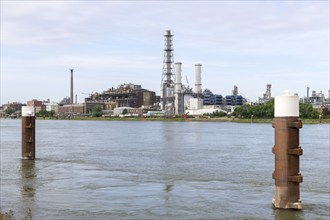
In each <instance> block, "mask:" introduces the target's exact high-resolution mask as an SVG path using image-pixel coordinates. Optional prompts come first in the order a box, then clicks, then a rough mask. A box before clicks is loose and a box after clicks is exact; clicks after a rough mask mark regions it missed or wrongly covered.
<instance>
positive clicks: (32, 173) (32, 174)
mask: <svg viewBox="0 0 330 220" xmlns="http://www.w3.org/2000/svg"><path fill="white" fill-rule="evenodd" d="M20 173H21V195H22V200H23V201H25V200H26V199H27V198H28V199H32V200H34V196H35V191H36V190H35V188H36V177H37V174H36V169H35V161H34V160H21V169H20Z"/></svg>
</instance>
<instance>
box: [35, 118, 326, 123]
mask: <svg viewBox="0 0 330 220" xmlns="http://www.w3.org/2000/svg"><path fill="white" fill-rule="evenodd" d="M37 120H81V121H173V122H234V123H266V124H270V123H272V120H273V119H268V118H266V119H261V118H257V119H253V120H251V119H242V118H228V117H220V118H187V119H184V118H160V117H159V118H133V117H132V118H129V117H127V118H119V117H113V118H103V117H76V118H59V119H56V118H42V117H38V118H37ZM302 123H303V124H330V119H322V123H320V120H319V119H302Z"/></svg>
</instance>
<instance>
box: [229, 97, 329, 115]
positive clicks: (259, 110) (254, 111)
mask: <svg viewBox="0 0 330 220" xmlns="http://www.w3.org/2000/svg"><path fill="white" fill-rule="evenodd" d="M231 115H232V116H235V117H238V118H251V117H252V115H253V118H274V99H272V100H271V101H269V102H266V103H264V104H260V105H248V104H245V105H242V106H240V107H237V108H235V110H234V112H233V113H232V114H231ZM319 116H320V113H319V112H318V111H317V110H316V109H314V108H313V106H312V104H311V103H299V117H300V118H315V119H316V118H319ZM322 117H323V118H330V111H329V109H327V108H324V109H323V113H322Z"/></svg>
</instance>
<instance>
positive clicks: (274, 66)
mask: <svg viewBox="0 0 330 220" xmlns="http://www.w3.org/2000/svg"><path fill="white" fill-rule="evenodd" d="M167 29H170V30H171V31H172V33H173V34H174V37H173V47H174V61H175V62H182V76H183V79H182V81H183V82H184V83H185V84H186V76H187V78H188V80H189V84H190V86H193V85H194V84H195V82H194V80H195V77H194V64H196V63H201V64H202V88H203V89H205V88H208V89H210V90H212V91H213V93H217V94H221V95H228V94H231V90H232V89H233V86H234V85H237V86H238V90H239V93H240V94H242V95H243V96H245V97H247V98H248V99H249V100H251V101H256V100H257V99H258V97H261V96H262V94H263V93H264V92H265V90H266V84H268V83H270V84H272V95H274V96H277V95H281V94H282V93H283V90H286V89H289V90H291V91H292V92H296V93H298V94H299V96H301V97H303V96H306V87H307V86H309V87H310V89H311V90H316V91H317V92H319V91H321V90H322V91H323V93H325V94H326V97H327V96H328V89H329V1H328V0H325V1H178V2H177V1H169V2H168V1H3V0H1V103H2V104H4V103H7V102H8V101H10V102H13V101H19V102H26V101H28V100H31V99H33V98H35V99H39V100H45V99H47V98H49V99H50V100H51V101H55V102H59V101H60V100H61V99H62V98H64V97H67V96H69V95H70V87H69V85H70V69H71V68H73V69H75V70H74V94H77V95H78V101H79V102H83V100H84V98H85V97H86V96H87V95H84V94H82V93H91V92H102V91H105V90H107V89H108V88H111V87H117V85H119V84H122V83H130V82H131V83H134V84H140V85H142V87H143V88H146V89H149V90H153V91H156V93H157V95H159V94H160V92H159V90H160V84H161V78H162V68H163V56H164V51H163V49H164V34H165V30H167Z"/></svg>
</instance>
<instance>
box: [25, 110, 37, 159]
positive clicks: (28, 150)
mask: <svg viewBox="0 0 330 220" xmlns="http://www.w3.org/2000/svg"><path fill="white" fill-rule="evenodd" d="M22 159H29V160H34V159H35V117H34V116H26V117H22Z"/></svg>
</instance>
